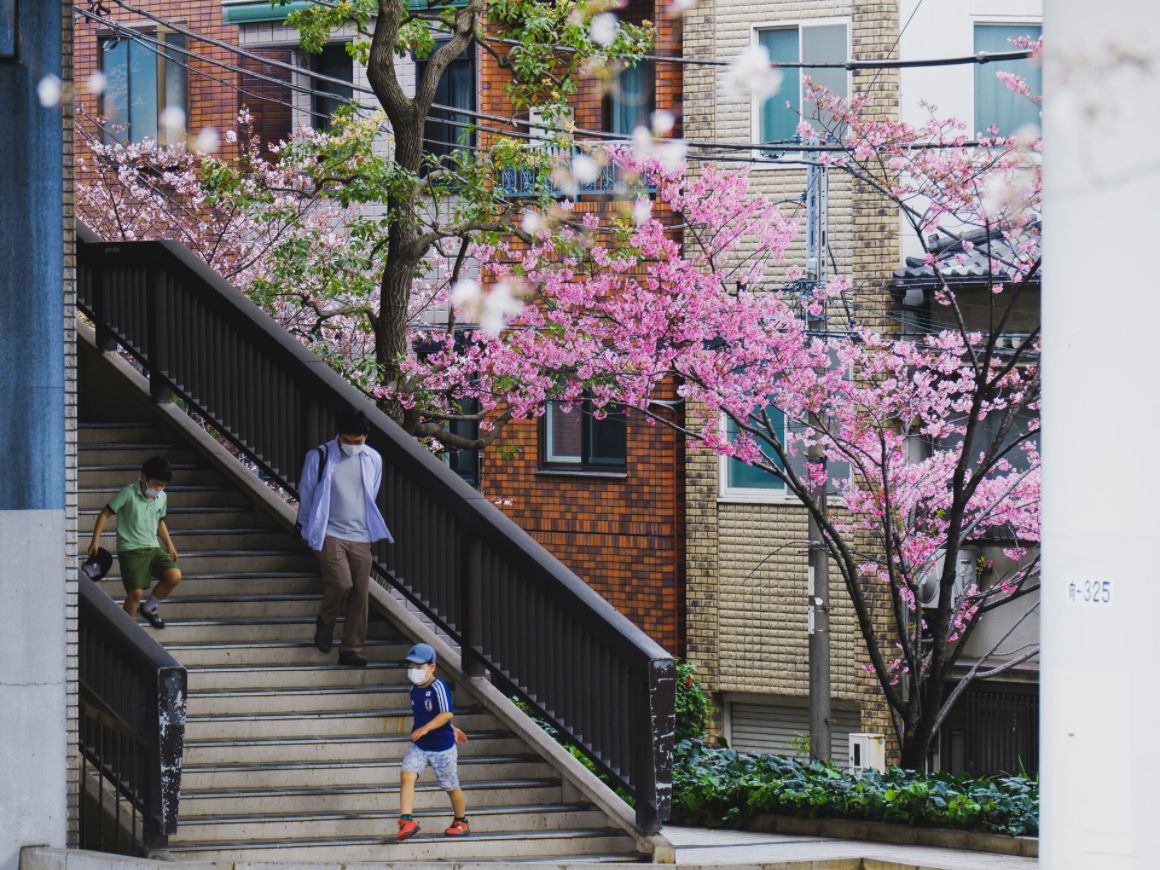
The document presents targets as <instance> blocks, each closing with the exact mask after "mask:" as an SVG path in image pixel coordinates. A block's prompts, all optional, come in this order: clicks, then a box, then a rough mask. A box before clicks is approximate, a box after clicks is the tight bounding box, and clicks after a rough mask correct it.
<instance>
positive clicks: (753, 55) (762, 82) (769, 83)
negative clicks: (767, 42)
mask: <svg viewBox="0 0 1160 870" xmlns="http://www.w3.org/2000/svg"><path fill="white" fill-rule="evenodd" d="M780 87H781V70H779V69H775V68H774V67H773V65H772V63H771V61H770V59H769V51H768V50H767V49H766V47H765V46H764V45H751V46H750V47H749V48H747V49H745V51H743V52H741V54H739V55H737V57H735V58H733V60H731V61H730V62H729V67H728V69H727V70H726V71H725V91H726V93H727V94H729V95H730V96H734V97H745V96H748V95H749V94H752V95H753V96H754V97H755V98H756V99H758V100H764V99H768V98H769V97H772V96H773V95H774V94H776V93H777V91H778V89H779V88H780Z"/></svg>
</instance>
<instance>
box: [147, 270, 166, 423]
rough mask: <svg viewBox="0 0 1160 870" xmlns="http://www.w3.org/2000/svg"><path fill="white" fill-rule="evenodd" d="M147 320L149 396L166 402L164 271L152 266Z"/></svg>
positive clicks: (155, 400) (157, 400)
mask: <svg viewBox="0 0 1160 870" xmlns="http://www.w3.org/2000/svg"><path fill="white" fill-rule="evenodd" d="M145 300H146V301H145V304H146V306H147V314H148V320H149V341H148V342H147V346H148V348H149V365H148V369H149V396H150V398H152V399H153V401H154V402H168V401H169V400H170V399H172V398H173V391H172V390H170V389H169V385H168V383H167V381H166V379H165V375H164V374H162V372H163V371H164V370H165V369H166V368H167V364H168V356H169V353H168V351H169V347H168V343H167V342H166V330H165V327H166V319H167V313H168V312H167V310H166V309H167V306H166V304H165V272H164V270H162V269H161V268H160V267H159V266H154V267H153V268H152V269H151V270H150V272H149V291H148V293H147V295H146V297H145Z"/></svg>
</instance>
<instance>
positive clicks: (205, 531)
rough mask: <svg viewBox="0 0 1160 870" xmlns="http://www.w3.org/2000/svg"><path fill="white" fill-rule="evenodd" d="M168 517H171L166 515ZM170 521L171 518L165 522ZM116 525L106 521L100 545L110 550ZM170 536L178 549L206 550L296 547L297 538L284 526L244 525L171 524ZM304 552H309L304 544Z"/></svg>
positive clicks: (114, 545)
mask: <svg viewBox="0 0 1160 870" xmlns="http://www.w3.org/2000/svg"><path fill="white" fill-rule="evenodd" d="M167 520H168V518H167ZM166 525H168V521H167V522H166ZM116 529H117V526H116V524H115V523H114V522H113V518H110V521H109V522H108V523H107V524H106V525H105V528H104V533H103V534H102V536H101V546H103V547H104V548H105V549H106V550H109V551H110V552H112V551H115V550H116V548H117V533H116ZM169 536H170V537H171V538H173V545H174V546H175V547H177V552H178V553H186V552H200V551H203V550H248V549H254V550H281V549H296V548H297V546H298V539H296V538H295V537H294V536H293V535H291V534H289V533H287V532H284V531H282V530H281V529H272V528H267V529H262V528H253V527H249V528H247V527H241V528H236V529H225V528H197V529H189V528H181V527H176V528H170V529H169ZM302 550H303V552H309V551H308V550H307V549H306V545H305V544H303V545H302Z"/></svg>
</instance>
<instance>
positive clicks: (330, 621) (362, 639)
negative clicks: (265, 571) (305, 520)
mask: <svg viewBox="0 0 1160 870" xmlns="http://www.w3.org/2000/svg"><path fill="white" fill-rule="evenodd" d="M314 555H315V556H317V557H318V566H319V569H320V570H321V572H322V607H321V608H320V609H319V611H318V617H319V619H321V620H322V621H323V622H324V623H325V624H327V625H334V623H335V620H337V619H338V613H339V610H340V609H341V608H342V605H343V600H344V599H345V600H346V624H345V625H344V626H343V629H342V646H340V647H339V651H340V652H362V650H363V647H364V646H365V645H366V642H367V588H368V587H369V586H370V580H371V545H370V544H363V543H359V542H357V541H344V540H341V539H340V538H332V537H330V536H329V535H327V537H326V540H325V541H324V542H323V544H322V549H321V550H316V551H315V553H314Z"/></svg>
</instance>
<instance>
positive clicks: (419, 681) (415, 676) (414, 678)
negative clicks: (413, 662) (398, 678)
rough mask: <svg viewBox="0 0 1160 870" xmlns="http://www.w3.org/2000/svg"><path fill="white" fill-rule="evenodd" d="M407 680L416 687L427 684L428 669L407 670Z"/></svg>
mask: <svg viewBox="0 0 1160 870" xmlns="http://www.w3.org/2000/svg"><path fill="white" fill-rule="evenodd" d="M407 679H408V680H410V681H411V682H412V683H414V684H415V685H416V686H421V685H423V683H425V682H427V669H426V668H407Z"/></svg>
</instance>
